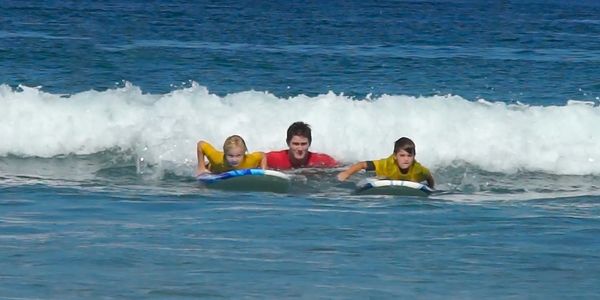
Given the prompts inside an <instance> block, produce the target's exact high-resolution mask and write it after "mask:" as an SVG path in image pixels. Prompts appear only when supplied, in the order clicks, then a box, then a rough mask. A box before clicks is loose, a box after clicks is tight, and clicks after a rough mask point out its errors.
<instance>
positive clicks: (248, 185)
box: [197, 169, 291, 193]
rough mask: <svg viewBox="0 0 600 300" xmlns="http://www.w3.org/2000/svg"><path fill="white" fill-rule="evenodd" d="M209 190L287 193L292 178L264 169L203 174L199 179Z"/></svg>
mask: <svg viewBox="0 0 600 300" xmlns="http://www.w3.org/2000/svg"><path fill="white" fill-rule="evenodd" d="M197 180H198V181H199V182H202V183H204V184H205V185H206V187H209V188H216V189H222V190H228V191H250V192H273V193H287V192H288V191H289V189H290V185H291V179H290V176H289V175H287V174H284V173H281V172H278V171H273V170H263V169H241V170H231V171H227V172H223V173H220V174H203V175H200V176H198V177H197Z"/></svg>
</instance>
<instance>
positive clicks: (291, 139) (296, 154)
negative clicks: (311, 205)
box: [267, 122, 338, 170]
mask: <svg viewBox="0 0 600 300" xmlns="http://www.w3.org/2000/svg"><path fill="white" fill-rule="evenodd" d="M286 142H287V144H288V147H289V149H287V150H280V151H271V152H268V153H267V165H268V167H269V168H270V169H278V170H289V169H296V168H333V167H337V166H338V163H337V161H336V160H335V159H333V158H332V157H331V156H329V155H327V154H324V153H314V152H310V151H308V147H310V143H311V142H312V135H311V131H310V125H308V124H306V123H304V122H295V123H293V124H292V125H290V127H289V128H288V130H287V138H286Z"/></svg>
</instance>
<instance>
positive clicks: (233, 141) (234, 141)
mask: <svg viewBox="0 0 600 300" xmlns="http://www.w3.org/2000/svg"><path fill="white" fill-rule="evenodd" d="M233 147H242V149H244V152H247V151H248V148H247V147H246V142H244V139H243V138H242V137H241V136H239V135H232V136H230V137H228V138H226V139H225V142H224V143H223V152H225V153H227V151H228V150H230V149H231V148H233Z"/></svg>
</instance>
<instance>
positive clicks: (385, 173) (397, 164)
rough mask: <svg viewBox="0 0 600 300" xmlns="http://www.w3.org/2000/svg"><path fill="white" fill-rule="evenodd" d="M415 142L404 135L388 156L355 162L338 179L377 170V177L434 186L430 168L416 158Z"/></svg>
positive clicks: (342, 179)
mask: <svg viewBox="0 0 600 300" xmlns="http://www.w3.org/2000/svg"><path fill="white" fill-rule="evenodd" d="M415 149H416V146H415V143H414V142H413V141H412V140H411V139H409V138H407V137H402V138H400V139H398V140H397V141H396V142H395V143H394V153H393V154H392V155H390V156H388V157H387V158H382V159H379V160H370V161H361V162H358V163H355V164H353V165H352V166H350V167H349V168H348V169H346V170H344V171H342V172H340V173H339V174H338V175H337V178H338V180H340V181H344V180H346V179H348V177H350V176H352V174H354V173H356V172H358V171H360V170H367V171H375V174H376V175H377V177H384V178H386V179H391V180H406V181H413V182H422V181H427V185H428V186H429V187H430V188H433V185H434V184H435V183H434V180H433V176H432V175H431V172H430V171H429V169H427V168H426V167H424V166H423V165H421V164H420V163H419V162H417V161H416V160H415V155H416V150H415Z"/></svg>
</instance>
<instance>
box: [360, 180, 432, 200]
mask: <svg viewBox="0 0 600 300" xmlns="http://www.w3.org/2000/svg"><path fill="white" fill-rule="evenodd" d="M356 187H357V188H356V191H355V192H354V193H355V194H357V195H395V196H418V197H427V196H429V195H430V194H431V193H432V192H433V190H432V189H431V188H430V187H428V186H426V185H424V184H422V183H418V182H412V181H404V180H388V179H377V178H366V179H363V180H361V181H359V182H358V183H357V184H356Z"/></svg>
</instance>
